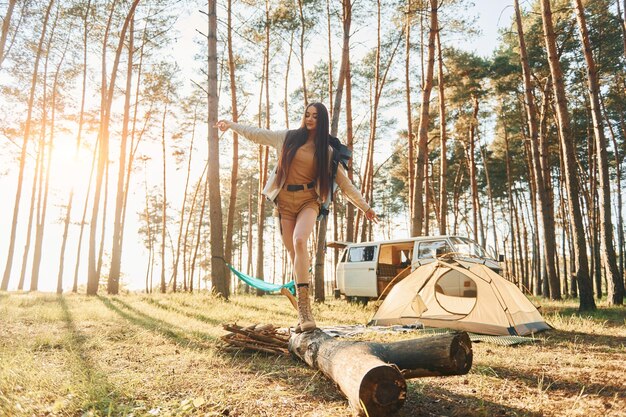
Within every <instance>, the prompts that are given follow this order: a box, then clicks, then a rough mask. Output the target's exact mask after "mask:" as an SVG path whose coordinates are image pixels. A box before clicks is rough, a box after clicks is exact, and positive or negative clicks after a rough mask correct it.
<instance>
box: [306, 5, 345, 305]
mask: <svg viewBox="0 0 626 417" xmlns="http://www.w3.org/2000/svg"><path fill="white" fill-rule="evenodd" d="M343 7H344V11H343V13H344V15H343V30H344V32H343V51H342V54H341V66H340V69H339V79H338V82H337V89H336V90H335V99H334V104H333V106H332V109H333V110H332V118H331V124H330V135H331V136H337V131H338V129H339V114H340V112H341V100H342V96H343V86H344V83H345V81H346V73H347V71H349V65H350V61H349V49H350V25H351V19H352V17H351V7H352V6H351V5H349V6H346V5H345V3H344V6H343ZM346 7H349V8H348V9H347V10H346ZM329 19H330V17H329ZM328 36H329V39H330V26H329V32H328ZM329 45H330V43H329ZM331 61H332V57H331V56H329V62H331ZM329 76H330V77H332V69H329ZM329 95H331V96H332V80H331V81H329ZM331 102H332V100H331ZM331 185H332V184H331ZM333 212H334V214H333V215H336V210H334V211H333ZM327 225H328V216H324V217H323V218H322V220H321V221H320V223H319V231H318V234H317V245H316V250H315V268H314V274H315V275H314V284H315V285H314V289H315V294H314V299H315V301H317V302H323V301H324V300H325V299H326V295H325V292H324V263H325V262H324V260H325V257H326V251H325V248H326V232H327ZM335 225H336V221H335ZM334 230H335V240H336V239H337V237H336V226H335V229H334ZM335 258H336V256H335Z"/></svg>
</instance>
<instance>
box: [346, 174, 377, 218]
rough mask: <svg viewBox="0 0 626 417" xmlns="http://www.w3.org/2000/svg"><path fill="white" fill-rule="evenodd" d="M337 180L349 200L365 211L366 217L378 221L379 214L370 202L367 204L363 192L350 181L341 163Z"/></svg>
mask: <svg viewBox="0 0 626 417" xmlns="http://www.w3.org/2000/svg"><path fill="white" fill-rule="evenodd" d="M336 180H337V185H338V186H339V188H341V191H343V193H344V194H345V196H346V197H347V198H348V200H350V202H351V203H352V204H354V205H355V206H356V207H358V208H359V209H360V210H361V211H362V212H363V213H365V218H367V220H369V221H372V222H374V223H378V216H377V215H376V212H375V211H374V209H372V208H371V207H370V206H369V204H367V201H365V199H364V198H363V196H362V195H361V192H360V191H359V190H358V189H357V188H356V187H355V186H354V184H352V181H350V178H348V175H347V174H346V171H345V169H344V168H343V166H341V165H339V167H338V168H337V178H336Z"/></svg>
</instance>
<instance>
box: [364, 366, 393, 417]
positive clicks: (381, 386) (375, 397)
mask: <svg viewBox="0 0 626 417" xmlns="http://www.w3.org/2000/svg"><path fill="white" fill-rule="evenodd" d="M359 399H360V401H361V404H360V406H361V407H358V406H356V407H355V408H357V409H359V408H362V409H363V410H364V412H365V413H367V415H368V416H370V417H374V416H388V415H390V414H393V413H395V412H396V411H398V410H399V409H400V408H401V407H402V406H403V405H404V401H405V399H406V381H405V380H404V377H403V376H402V374H401V373H400V371H398V369H397V368H394V367H392V366H389V365H382V366H378V367H376V368H372V369H370V370H369V371H368V372H367V374H365V376H364V377H363V379H362V380H361V386H360V388H359ZM355 405H356V404H355Z"/></svg>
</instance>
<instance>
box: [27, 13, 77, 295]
mask: <svg viewBox="0 0 626 417" xmlns="http://www.w3.org/2000/svg"><path fill="white" fill-rule="evenodd" d="M59 12H60V10H59V8H57V15H56V17H55V22H54V25H53V33H54V27H56V22H57V19H58V17H59ZM72 28H73V26H70V28H69V32H68V36H67V39H66V41H65V46H64V47H63V51H62V53H61V57H60V58H59V62H58V64H57V67H56V71H55V73H54V81H53V83H52V103H51V108H52V114H51V117H50V138H49V140H48V162H47V168H46V181H45V190H44V199H43V207H42V213H41V217H40V218H39V220H38V223H39V224H38V225H37V239H36V240H35V252H34V258H33V272H32V276H31V283H32V282H36V281H38V280H39V271H40V267H41V257H42V246H43V238H44V232H45V225H46V213H47V209H48V195H49V190H50V171H51V168H52V163H51V162H52V152H53V151H54V139H55V135H54V134H55V131H54V127H55V121H56V105H57V104H56V103H57V94H58V85H59V74H60V72H61V67H62V66H63V63H64V61H65V56H66V55H67V49H68V47H69V43H70V39H71V35H72V32H73V31H72ZM50 42H52V37H51V39H50ZM48 49H50V48H48ZM61 293H63V281H62V280H61V281H59V280H57V294H61Z"/></svg>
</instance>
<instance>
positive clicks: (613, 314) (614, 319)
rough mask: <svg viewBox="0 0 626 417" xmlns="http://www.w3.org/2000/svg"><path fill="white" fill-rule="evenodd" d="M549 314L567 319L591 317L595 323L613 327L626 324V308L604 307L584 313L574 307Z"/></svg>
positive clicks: (559, 309) (563, 308)
mask: <svg viewBox="0 0 626 417" xmlns="http://www.w3.org/2000/svg"><path fill="white" fill-rule="evenodd" d="M549 312H555V313H558V314H559V315H561V316H565V317H589V318H590V319H592V320H593V321H596V322H602V323H606V324H607V325H609V326H611V327H622V326H624V324H625V323H626V308H624V306H611V307H602V308H598V309H597V310H593V311H583V312H580V311H578V309H577V308H574V307H562V308H558V309H556V310H550V311H549ZM542 313H543V312H542Z"/></svg>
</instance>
